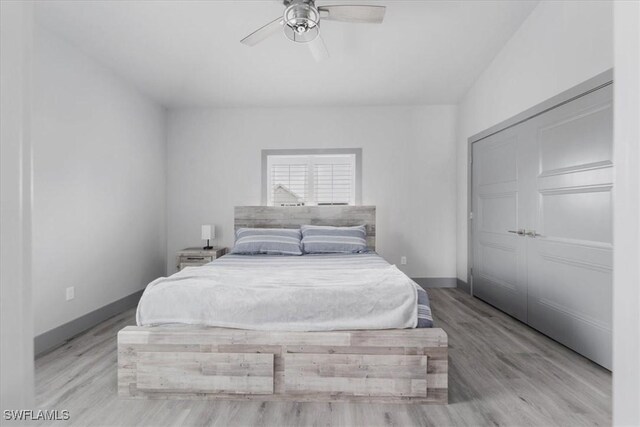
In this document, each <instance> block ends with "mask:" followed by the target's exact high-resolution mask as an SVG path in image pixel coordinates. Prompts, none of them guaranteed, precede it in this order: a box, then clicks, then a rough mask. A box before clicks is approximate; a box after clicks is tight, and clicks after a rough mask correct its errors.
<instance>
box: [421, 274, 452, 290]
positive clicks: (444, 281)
mask: <svg viewBox="0 0 640 427" xmlns="http://www.w3.org/2000/svg"><path fill="white" fill-rule="evenodd" d="M412 280H413V281H414V282H416V283H417V284H418V285H420V286H422V287H423V288H424V289H429V288H455V287H456V286H457V285H458V283H457V279H456V278H455V277H413V278H412Z"/></svg>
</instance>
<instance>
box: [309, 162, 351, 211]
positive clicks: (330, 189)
mask: <svg viewBox="0 0 640 427" xmlns="http://www.w3.org/2000/svg"><path fill="white" fill-rule="evenodd" d="M313 174H314V179H313V182H314V190H315V199H316V203H317V204H318V205H349V204H353V201H352V200H351V196H352V193H353V191H352V190H353V188H352V185H353V171H352V170H351V164H349V163H347V164H339V163H338V164H317V163H316V164H315V165H314V168H313Z"/></svg>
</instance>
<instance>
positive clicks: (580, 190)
mask: <svg viewBox="0 0 640 427" xmlns="http://www.w3.org/2000/svg"><path fill="white" fill-rule="evenodd" d="M612 122H613V114H612V86H611V85H610V86H607V87H605V88H602V89H599V90H597V91H595V92H592V93H590V94H589V95H586V96H583V97H581V98H578V99H577V100H574V101H572V102H569V103H567V104H565V105H563V106H560V107H558V108H555V109H553V110H551V111H549V112H547V113H545V114H542V115H540V116H538V117H536V118H534V119H532V120H530V123H531V125H532V130H533V141H532V142H533V143H532V144H530V145H529V146H527V148H526V150H527V151H529V152H528V153H527V154H526V157H528V158H529V159H531V160H530V162H531V164H533V165H535V166H536V171H535V172H536V173H535V175H534V176H533V177H531V178H529V177H527V178H526V181H527V182H526V183H524V184H523V186H524V187H526V190H524V191H526V194H527V197H529V198H530V200H531V203H532V204H533V206H534V208H533V209H531V210H529V211H528V212H527V213H526V215H527V216H528V217H527V218H526V220H525V222H526V224H527V230H528V231H530V232H529V233H528V236H527V237H526V238H525V240H526V241H527V249H526V250H527V259H528V261H527V276H528V323H529V324H530V325H531V326H533V327H534V328H536V329H538V330H540V331H542V332H544V333H545V334H547V335H549V336H550V337H552V338H555V339H557V340H558V341H560V342H562V343H564V344H565V345H567V346H568V347H571V348H573V349H575V350H576V351H578V352H579V353H582V354H584V355H585V356H587V357H589V358H590V359H592V360H594V361H596V362H597V363H599V364H601V365H603V366H605V367H607V368H611V322H612V319H611V317H612V311H611V309H612V307H611V304H612V277H611V275H612V250H613V247H612V200H611V197H612V193H611V190H612V185H613V168H612V145H613V144H612V141H613V123H612ZM530 183H532V185H533V187H534V188H533V189H532V191H531V190H529V186H530V185H531V184H530ZM533 230H535V234H534V232H533Z"/></svg>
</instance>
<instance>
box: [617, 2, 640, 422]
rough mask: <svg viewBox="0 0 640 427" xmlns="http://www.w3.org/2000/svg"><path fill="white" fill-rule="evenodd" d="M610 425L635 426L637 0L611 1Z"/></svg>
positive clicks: (638, 345)
mask: <svg viewBox="0 0 640 427" xmlns="http://www.w3.org/2000/svg"><path fill="white" fill-rule="evenodd" d="M614 10H615V70H614V81H615V84H614V90H615V92H614V95H615V96H614V111H615V120H614V136H615V143H614V156H615V158H614V161H615V165H616V185H615V187H614V189H613V190H614V203H615V205H614V241H615V245H616V250H615V252H614V255H613V256H614V258H613V268H614V270H613V272H614V273H613V304H614V312H613V424H614V425H616V426H629V427H631V426H640V405H639V404H638V403H639V402H640V313H639V312H638V307H639V306H640V263H638V260H640V172H639V171H638V165H639V164H640V122H639V121H638V117H640V3H639V2H617V3H616V4H615V9H614Z"/></svg>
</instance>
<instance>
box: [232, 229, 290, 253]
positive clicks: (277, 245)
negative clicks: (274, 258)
mask: <svg viewBox="0 0 640 427" xmlns="http://www.w3.org/2000/svg"><path fill="white" fill-rule="evenodd" d="M300 238H301V234H300V230H298V229H288V228H239V229H238V230H237V231H236V244H235V245H234V246H233V249H232V250H231V253H232V254H244V255H253V254H270V255H302V244H301V242H300Z"/></svg>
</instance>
